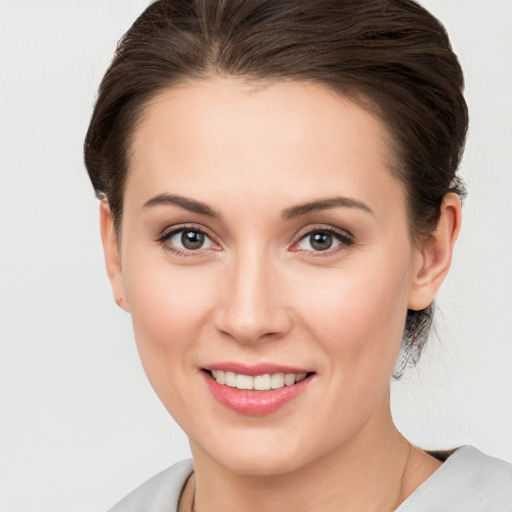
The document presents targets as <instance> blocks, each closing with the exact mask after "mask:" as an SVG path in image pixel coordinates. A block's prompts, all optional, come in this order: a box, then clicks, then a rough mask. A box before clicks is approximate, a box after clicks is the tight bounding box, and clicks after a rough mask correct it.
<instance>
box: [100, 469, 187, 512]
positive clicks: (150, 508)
mask: <svg viewBox="0 0 512 512" xmlns="http://www.w3.org/2000/svg"><path fill="white" fill-rule="evenodd" d="M193 470H194V466H193V463H192V460H191V459H186V460H182V461H180V462H177V463H176V464H174V465H173V466H171V467H170V468H167V469H166V470H164V471H162V472H161V473H158V474H157V475H155V476H154V477H152V478H150V479H149V480H148V481H147V482H145V483H143V484H142V485H141V486H140V487H138V488H137V489H135V490H134V491H132V492H131V493H130V494H128V496H126V497H125V498H123V499H122V500H121V501H120V502H119V503H117V504H116V505H114V507H112V508H111V509H110V510H109V511H108V512H175V511H177V507H178V501H179V499H180V495H181V491H182V489H183V486H184V485H185V483H186V481H187V479H188V477H189V476H190V475H191V474H192V472H193Z"/></svg>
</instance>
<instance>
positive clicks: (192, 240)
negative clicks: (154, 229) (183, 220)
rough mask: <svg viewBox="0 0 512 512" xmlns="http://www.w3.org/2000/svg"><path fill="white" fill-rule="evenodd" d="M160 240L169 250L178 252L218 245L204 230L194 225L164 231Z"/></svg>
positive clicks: (188, 251) (194, 250)
mask: <svg viewBox="0 0 512 512" xmlns="http://www.w3.org/2000/svg"><path fill="white" fill-rule="evenodd" d="M158 242H160V243H161V244H162V245H163V246H165V248H166V249H168V250H169V251H171V252H175V253H178V254H182V253H191V252H196V251H197V252H199V251H202V250H205V249H211V248H213V247H216V244H214V242H213V241H212V239H211V238H210V237H209V236H208V235H207V234H206V233H204V231H202V230H200V229H197V228H192V227H182V228H179V229H173V230H172V231H169V232H167V233H164V234H163V235H162V236H161V237H160V238H159V239H158Z"/></svg>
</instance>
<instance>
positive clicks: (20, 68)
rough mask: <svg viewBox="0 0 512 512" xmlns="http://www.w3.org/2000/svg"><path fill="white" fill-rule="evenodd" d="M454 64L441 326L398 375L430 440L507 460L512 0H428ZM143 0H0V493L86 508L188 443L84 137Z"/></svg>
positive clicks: (421, 437) (22, 510)
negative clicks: (455, 125)
mask: <svg viewBox="0 0 512 512" xmlns="http://www.w3.org/2000/svg"><path fill="white" fill-rule="evenodd" d="M422 3H423V4H424V5H425V6H426V7H427V8H430V9H431V10H432V12H434V13H435V14H436V15H437V16H438V17H439V18H440V19H441V20H443V22H444V23H445V25H446V26H447V28H448V31H449V33H450V35H451V38H452V42H453V45H454V47H455V50H456V51H457V53H458V54H459V56H460V59H461V61H462V64H463V67H464V69H465V72H466V78H467V99H468V102H469V105H470V109H471V128H470V136H469V140H468V146H467V151H466V155H465V159H464V162H463V165H462V169H463V175H464V177H465V179H466V180H467V183H468V186H469V190H470V196H469V198H468V200H467V202H466V205H465V218H464V226H463V231H462V234H461V238H460V241H459V244H458V248H457V251H456V254H455V260H454V265H453V269H452V272H451V275H450V277H449V279H448V281H447V283H446V285H445V286H444V288H443V289H442V291H441V294H440V297H439V306H440V310H441V314H439V315H438V333H439V336H438V338H433V339H432V340H431V343H430V346H429V349H428V350H427V353H426V354H425V357H424V358H423V360H422V362H421V364H420V366H419V368H418V369H417V370H414V371H412V372H411V373H410V374H409V375H408V376H407V377H406V378H405V379H403V381H402V382H399V383H396V384H393V410H394V415H395V419H396V421H397V424H398V426H399V427H400V428H401V429H402V431H403V432H404V433H405V434H406V435H407V436H408V437H409V438H410V439H411V441H413V442H415V443H417V444H419V445H421V446H423V447H426V448H447V447H453V446H456V445H460V444H465V443H472V444H475V445H476V446H478V447H479V448H480V449H482V450H484V451H486V452H488V453H490V454H493V455H496V456H499V457H501V458H504V459H507V460H509V461H512V437H511V436H510V432H512V407H511V395H512V372H511V371H510V367H511V364H512V338H511V334H510V323H511V312H510V306H511V305H512V299H511V294H512V265H511V262H512V214H511V211H512V210H511V206H510V202H511V201H510V193H511V190H512V177H511V175H512V172H511V169H510V167H511V160H512V158H511V151H510V148H511V145H512V127H511V123H512V122H511V119H512V100H511V91H512V66H511V64H510V62H511V61H510V55H511V54H512V52H511V50H512V31H511V30H510V26H511V25H512V2H511V1H510V0H423V2H422ZM146 4H147V1H145V0H75V1H73V2H70V1H69V0H47V1H45V2H41V1H37V0H2V1H0V219H1V221H0V337H1V345H0V453H1V462H0V510H1V511H2V512H50V511H52V512H53V511H55V512H68V511H69V512H71V511H73V512H95V511H98V512H99V511H101V510H105V509H106V508H108V506H109V505H111V504H112V503H113V502H114V501H116V500H117V499H118V498H120V497H121V496H122V495H124V494H126V493H127V492H128V491H129V490H131V489H132V488H134V487H135V486H136V485H138V484H139V483H141V482H142V481H143V480H144V479H146V478H147V477H149V476H150V475H152V474H154V473H155V472H157V471H159V470H160V469H162V468H164V467H166V466H168V465H169V464H171V463H172V462H173V461H175V460H177V459H180V458H183V457H186V456H187V455H188V446H187V441H186V438H185V436H184V434H183V433H182V432H180V431H179V429H178V428H177V427H176V426H175V424H174V422H173V421H172V419H170V418H169V416H168V415H167V413H166V412H165V410H164V408H163V406H161V405H160V403H159V401H158V399H157V398H156V396H155V395H154V393H153V391H152V390H151V389H150V386H149V384H148V383H147V382H146V378H145V376H144V374H143V371H142V369H141V365H140V364H139V361H138V356H137V353H136V350H135V345H134V341H133V336H132V333H131V326H130V319H129V316H128V315H126V314H125V313H124V312H122V311H121V310H119V309H118V308H117V307H116V306H115V304H114V302H113V300H112V299H111V296H110V288H109V284H108V282H107V278H106V274H105V271H104V268H103V260H102V252H101V247H100V239H99V234H98V221H97V210H98V204H97V201H96V199H95V198H94V195H93V192H92V189H91V186H90V183H89V182H88V179H87V176H86V173H85V170H84V166H83V164H82V154H81V146H82V141H83V136H84V133H85V130H86V126H87V122H88V118H89V116H90V113H91V108H92V104H93V101H94V96H95V90H96V87H97V85H98V83H99V81H100V78H101V76H102V74H103V71H104V69H105V67H106V65H107V63H108V61H109V59H110V58H111V55H112V53H113V50H114V48H115V44H116V41H117V39H118V38H119V37H120V36H121V35H122V34H123V32H124V31H125V30H126V29H127V28H128V26H129V25H130V24H131V22H132V21H133V20H134V19H135V18H136V16H137V15H138V14H139V13H140V12H141V11H142V10H143V8H144V7H145V5H146Z"/></svg>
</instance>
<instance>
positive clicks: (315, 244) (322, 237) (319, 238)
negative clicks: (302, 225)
mask: <svg viewBox="0 0 512 512" xmlns="http://www.w3.org/2000/svg"><path fill="white" fill-rule="evenodd" d="M353 243H354V241H353V239H352V238H351V237H349V236H348V235H345V234H344V233H342V232H338V231H335V230H334V229H332V230H330V229H316V230H312V231H309V232H308V233H306V234H305V235H303V236H302V238H301V239H300V240H299V241H298V243H297V244H296V246H295V248H296V250H297V249H298V250H300V251H305V252H306V251H307V252H312V253H319V252H327V251H330V250H335V249H337V248H341V247H343V246H345V247H349V246H351V245H353Z"/></svg>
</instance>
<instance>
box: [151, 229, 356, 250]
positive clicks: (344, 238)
mask: <svg viewBox="0 0 512 512" xmlns="http://www.w3.org/2000/svg"><path fill="white" fill-rule="evenodd" d="M187 230H188V231H191V232H194V233H199V234H201V235H203V236H204V237H206V238H207V239H208V240H210V242H211V243H212V244H213V245H215V246H216V247H219V245H218V244H217V243H216V242H215V241H214V239H213V237H211V236H210V235H209V234H208V233H207V232H206V231H205V230H204V229H202V228H200V227H198V226H196V225H193V224H183V225H180V226H173V227H172V228H170V229H168V230H166V231H164V232H163V233H162V234H161V236H159V237H158V238H157V239H156V242H158V243H159V244H160V245H161V246H162V247H163V248H164V249H165V250H166V251H169V252H171V253H173V254H177V255H178V256H185V257H188V256H198V255H201V254H202V253H203V252H204V251H205V250H208V249H209V248H206V249H197V250H192V249H189V250H182V249H179V248H177V247H175V246H174V245H170V244H168V243H167V242H168V241H169V240H170V239H171V238H172V237H173V236H175V235H177V234H179V233H182V232H184V231H187ZM314 234H327V235H330V236H332V237H333V238H335V239H336V240H337V241H338V242H339V246H336V247H334V248H328V249H325V250H319V251H314V250H311V251H310V250H307V249H300V248H297V245H298V244H299V243H300V242H301V241H303V240H305V239H307V238H308V237H311V236H312V235H314ZM353 245H355V242H354V239H353V237H352V235H351V234H349V233H347V232H341V231H339V230H337V229H334V228H332V227H320V226H319V227H315V228H310V229H308V230H307V231H305V232H303V233H301V234H300V235H299V236H298V237H297V239H296V241H295V242H293V244H292V246H291V249H290V250H291V251H292V252H308V253H311V256H312V257H321V256H329V255H331V254H333V253H335V252H337V251H338V250H340V246H341V247H345V248H346V247H351V246H353ZM215 250H218V249H215Z"/></svg>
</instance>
